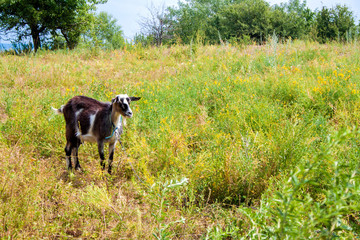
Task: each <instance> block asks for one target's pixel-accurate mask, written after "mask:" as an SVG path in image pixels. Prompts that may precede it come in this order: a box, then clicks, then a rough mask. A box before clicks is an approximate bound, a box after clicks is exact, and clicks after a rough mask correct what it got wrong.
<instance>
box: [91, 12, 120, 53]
mask: <svg viewBox="0 0 360 240" xmlns="http://www.w3.org/2000/svg"><path fill="white" fill-rule="evenodd" d="M84 37H85V38H84V39H85V42H86V43H89V44H93V45H95V46H100V47H102V48H104V49H119V48H121V47H123V46H124V45H125V39H124V36H123V31H122V30H121V27H120V26H118V25H117V24H116V19H114V18H113V16H111V15H110V14H107V13H106V12H100V13H99V14H97V15H95V20H94V21H93V22H92V24H91V26H90V28H89V30H88V31H87V32H86V33H85V34H84Z"/></svg>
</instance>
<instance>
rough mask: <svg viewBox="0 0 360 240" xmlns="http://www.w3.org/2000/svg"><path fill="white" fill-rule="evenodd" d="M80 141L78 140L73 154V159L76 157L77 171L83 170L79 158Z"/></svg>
mask: <svg viewBox="0 0 360 240" xmlns="http://www.w3.org/2000/svg"><path fill="white" fill-rule="evenodd" d="M80 144H81V142H80V140H78V142H77V144H76V147H74V148H73V150H72V153H73V157H74V159H75V160H74V163H75V170H81V166H80V162H79V157H78V153H79V147H80Z"/></svg>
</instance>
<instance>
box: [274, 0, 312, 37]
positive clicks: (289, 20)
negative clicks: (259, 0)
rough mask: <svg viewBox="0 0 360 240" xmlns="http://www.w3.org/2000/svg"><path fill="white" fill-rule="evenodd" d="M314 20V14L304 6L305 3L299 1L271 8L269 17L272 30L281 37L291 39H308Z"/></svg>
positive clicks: (292, 0) (291, 0) (295, 0)
mask: <svg viewBox="0 0 360 240" xmlns="http://www.w3.org/2000/svg"><path fill="white" fill-rule="evenodd" d="M314 19H315V13H314V12H312V11H311V9H309V8H308V7H307V6H306V2H305V1H303V2H300V0H290V1H289V3H283V4H280V5H275V6H273V8H272V11H271V16H270V22H271V27H272V30H273V31H275V32H276V33H277V34H279V35H280V36H281V37H284V38H288V37H291V38H293V39H295V38H297V39H298V38H306V37H308V34H309V32H311V31H312V27H313V26H314Z"/></svg>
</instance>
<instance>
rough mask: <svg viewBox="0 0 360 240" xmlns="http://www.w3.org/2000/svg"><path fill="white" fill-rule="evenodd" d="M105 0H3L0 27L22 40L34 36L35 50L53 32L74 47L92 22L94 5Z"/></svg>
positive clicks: (0, 9)
mask: <svg viewBox="0 0 360 240" xmlns="http://www.w3.org/2000/svg"><path fill="white" fill-rule="evenodd" d="M104 2H106V0H43V1H39V0H2V1H1V2H0V27H1V29H2V30H3V31H4V32H5V33H12V34H15V35H16V36H17V37H18V40H22V39H24V38H27V37H31V38H32V41H33V45H34V50H35V51H37V50H38V49H39V48H40V47H41V44H42V42H43V41H44V40H45V39H46V38H47V37H48V36H49V35H50V34H53V35H59V34H62V36H63V37H64V38H65V40H66V43H67V46H68V47H69V48H74V47H75V46H76V44H77V43H78V40H79V36H80V34H81V32H83V31H84V30H85V29H86V28H87V26H88V25H89V23H90V20H91V16H90V12H91V11H92V10H94V7H95V4H98V3H104Z"/></svg>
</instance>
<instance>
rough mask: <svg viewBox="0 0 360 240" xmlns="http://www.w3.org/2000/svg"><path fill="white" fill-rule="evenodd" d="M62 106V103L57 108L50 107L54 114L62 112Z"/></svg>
mask: <svg viewBox="0 0 360 240" xmlns="http://www.w3.org/2000/svg"><path fill="white" fill-rule="evenodd" d="M63 108H64V105H62V106H61V107H60V108H59V109H56V108H53V107H51V109H52V110H53V111H54V113H56V114H63Z"/></svg>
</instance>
